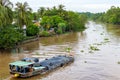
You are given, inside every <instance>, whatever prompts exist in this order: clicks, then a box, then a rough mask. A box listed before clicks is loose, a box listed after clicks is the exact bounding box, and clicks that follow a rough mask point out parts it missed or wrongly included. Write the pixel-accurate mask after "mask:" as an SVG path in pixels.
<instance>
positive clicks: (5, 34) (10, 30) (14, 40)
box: [0, 25, 24, 49]
mask: <svg viewBox="0 0 120 80" xmlns="http://www.w3.org/2000/svg"><path fill="white" fill-rule="evenodd" d="M23 38H24V36H23V34H22V33H20V31H19V30H17V29H15V27H14V26H11V25H9V26H6V27H4V28H0V48H2V49H7V48H13V47H15V46H16V45H17V44H18V43H19V42H21V41H22V40H23Z"/></svg>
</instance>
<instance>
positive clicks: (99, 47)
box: [0, 21, 120, 80]
mask: <svg viewBox="0 0 120 80" xmlns="http://www.w3.org/2000/svg"><path fill="white" fill-rule="evenodd" d="M86 27H87V29H86V30H85V31H84V32H78V33H69V34H63V35H57V36H52V37H43V38H40V39H39V40H38V41H35V42H31V43H26V44H24V45H21V47H20V49H16V50H15V49H13V50H11V51H7V52H5V51H0V80H120V76H119V75H120V43H119V42H120V25H111V24H103V23H96V22H93V21H89V22H88V23H86ZM66 48H71V52H72V53H73V54H74V56H75V61H74V62H73V63H72V64H69V65H68V66H64V67H62V68H58V69H56V70H54V71H52V72H50V73H47V74H45V75H37V76H33V77H30V78H26V79H22V78H11V77H10V74H9V67H8V64H9V63H10V62H13V61H16V60H19V59H21V58H24V57H39V58H40V59H41V60H42V59H45V58H49V57H52V56H56V55H64V54H68V53H67V52H66ZM18 52H19V53H18Z"/></svg>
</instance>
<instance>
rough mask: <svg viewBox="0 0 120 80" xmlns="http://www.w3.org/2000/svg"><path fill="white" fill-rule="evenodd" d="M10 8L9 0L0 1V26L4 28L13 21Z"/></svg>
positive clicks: (11, 5)
mask: <svg viewBox="0 0 120 80" xmlns="http://www.w3.org/2000/svg"><path fill="white" fill-rule="evenodd" d="M12 7H13V4H12V3H11V2H10V1H9V0H0V26H2V27H3V26H6V25H7V24H10V23H11V22H12V21H13V12H12Z"/></svg>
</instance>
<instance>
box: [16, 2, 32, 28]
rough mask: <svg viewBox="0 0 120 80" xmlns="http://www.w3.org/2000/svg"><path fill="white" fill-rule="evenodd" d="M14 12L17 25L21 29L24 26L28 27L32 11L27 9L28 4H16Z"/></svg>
mask: <svg viewBox="0 0 120 80" xmlns="http://www.w3.org/2000/svg"><path fill="white" fill-rule="evenodd" d="M16 6H17V8H16V12H17V24H18V26H20V28H22V27H23V26H24V25H26V26H28V25H30V24H31V21H32V20H31V19H30V14H31V11H32V9H31V8H30V7H29V5H28V3H27V2H25V3H23V4H22V3H19V2H18V3H17V4H16Z"/></svg>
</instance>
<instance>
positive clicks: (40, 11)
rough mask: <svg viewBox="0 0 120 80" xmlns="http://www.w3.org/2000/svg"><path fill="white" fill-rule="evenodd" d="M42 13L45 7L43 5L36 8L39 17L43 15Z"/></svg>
mask: <svg viewBox="0 0 120 80" xmlns="http://www.w3.org/2000/svg"><path fill="white" fill-rule="evenodd" d="M44 13H45V8H44V7H40V8H39V9H38V14H39V15H40V17H41V18H42V17H43V15H44Z"/></svg>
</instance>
